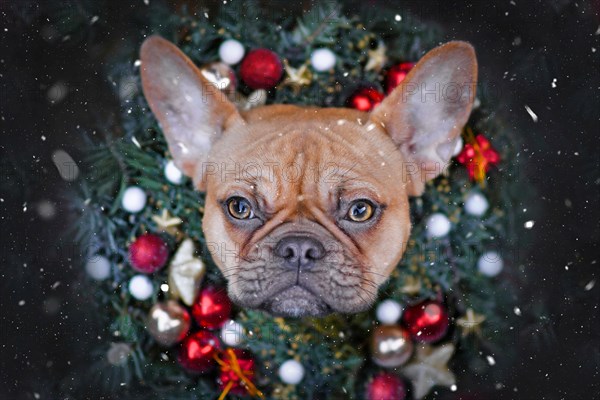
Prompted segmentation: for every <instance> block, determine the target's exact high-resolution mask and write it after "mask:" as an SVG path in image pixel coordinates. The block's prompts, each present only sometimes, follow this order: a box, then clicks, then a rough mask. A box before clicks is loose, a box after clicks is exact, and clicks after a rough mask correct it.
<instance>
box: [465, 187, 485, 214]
mask: <svg viewBox="0 0 600 400" xmlns="http://www.w3.org/2000/svg"><path fill="white" fill-rule="evenodd" d="M489 207H490V204H489V203H488V201H487V199H486V198H485V196H484V195H482V194H481V193H479V192H471V193H469V194H468V195H467V198H466V199H465V211H466V212H467V214H470V215H474V216H476V217H481V216H482V215H483V214H485V212H486V211H487V210H488V208H489Z"/></svg>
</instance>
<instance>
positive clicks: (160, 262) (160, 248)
mask: <svg viewBox="0 0 600 400" xmlns="http://www.w3.org/2000/svg"><path fill="white" fill-rule="evenodd" d="M167 258H169V248H168V247H167V244H166V243H165V241H164V240H162V239H161V237H160V236H157V235H153V234H151V233H146V234H144V235H142V236H140V237H138V238H137V239H135V241H134V242H133V243H132V244H131V246H129V263H130V264H131V266H132V267H133V269H135V270H136V271H138V272H141V273H143V274H151V273H153V272H156V271H158V270H159V269H161V268H162V267H164V266H165V264H166V262H167Z"/></svg>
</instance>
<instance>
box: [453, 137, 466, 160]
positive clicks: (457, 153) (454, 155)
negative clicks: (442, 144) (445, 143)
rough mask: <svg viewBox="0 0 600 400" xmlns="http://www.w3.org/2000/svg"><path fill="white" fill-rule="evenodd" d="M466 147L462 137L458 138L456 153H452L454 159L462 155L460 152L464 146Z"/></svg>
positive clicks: (455, 147)
mask: <svg viewBox="0 0 600 400" xmlns="http://www.w3.org/2000/svg"><path fill="white" fill-rule="evenodd" d="M464 145H465V143H464V142H463V139H462V137H460V136H459V137H457V138H456V143H455V145H454V151H453V152H452V157H456V156H457V155H459V154H460V152H461V151H462V149H463V146H464Z"/></svg>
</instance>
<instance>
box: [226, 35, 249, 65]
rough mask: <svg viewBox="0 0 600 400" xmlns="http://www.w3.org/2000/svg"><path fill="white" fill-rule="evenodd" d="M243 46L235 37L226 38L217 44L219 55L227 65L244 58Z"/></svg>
mask: <svg viewBox="0 0 600 400" xmlns="http://www.w3.org/2000/svg"><path fill="white" fill-rule="evenodd" d="M245 53H246V51H245V50H244V46H243V45H242V44H241V43H240V42H238V41H237V40H235V39H228V40H226V41H224V42H223V43H221V46H219V57H220V58H221V61H223V62H224V63H225V64H228V65H235V64H237V63H239V62H240V61H242V58H244V54H245Z"/></svg>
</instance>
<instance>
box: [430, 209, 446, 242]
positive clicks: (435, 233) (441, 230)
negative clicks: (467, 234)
mask: <svg viewBox="0 0 600 400" xmlns="http://www.w3.org/2000/svg"><path fill="white" fill-rule="evenodd" d="M450 227H451V224H450V220H449V219H448V217H446V216H445V215H444V214H442V213H435V214H431V215H430V216H429V218H427V222H426V223H425V229H426V230H427V236H429V237H431V238H441V237H444V236H446V235H447V234H448V232H450Z"/></svg>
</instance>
